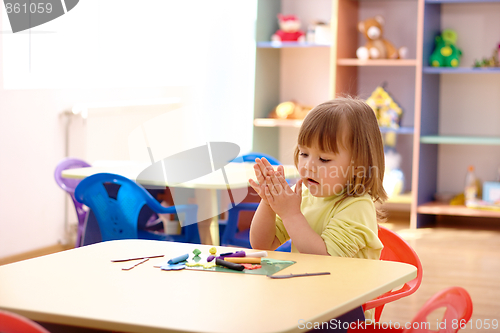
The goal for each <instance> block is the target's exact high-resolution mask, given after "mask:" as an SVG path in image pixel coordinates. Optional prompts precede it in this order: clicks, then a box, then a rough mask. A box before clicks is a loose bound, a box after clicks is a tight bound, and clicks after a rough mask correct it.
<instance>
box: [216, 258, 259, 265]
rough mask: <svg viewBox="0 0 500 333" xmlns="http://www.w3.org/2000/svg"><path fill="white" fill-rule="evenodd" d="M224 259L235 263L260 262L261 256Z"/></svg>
mask: <svg viewBox="0 0 500 333" xmlns="http://www.w3.org/2000/svg"><path fill="white" fill-rule="evenodd" d="M224 260H226V261H229V262H234V263H237V264H260V262H261V258H252V257H250V258H248V257H226V258H225V259H224Z"/></svg>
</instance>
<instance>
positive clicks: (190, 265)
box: [186, 262, 215, 268]
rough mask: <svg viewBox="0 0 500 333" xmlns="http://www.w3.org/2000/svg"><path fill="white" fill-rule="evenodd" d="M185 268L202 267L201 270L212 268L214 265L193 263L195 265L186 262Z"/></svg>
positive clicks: (211, 263)
mask: <svg viewBox="0 0 500 333" xmlns="http://www.w3.org/2000/svg"><path fill="white" fill-rule="evenodd" d="M186 266H188V267H203V268H212V267H214V266H215V263H213V262H206V263H201V262H200V263H198V262H195V263H192V262H188V263H186Z"/></svg>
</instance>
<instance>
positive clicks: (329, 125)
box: [294, 97, 387, 220]
mask: <svg viewBox="0 0 500 333" xmlns="http://www.w3.org/2000/svg"><path fill="white" fill-rule="evenodd" d="M298 145H300V146H306V147H312V146H316V147H318V148H319V149H320V150H322V151H325V152H332V153H334V154H338V153H339V145H341V147H342V148H344V149H346V150H348V151H350V153H351V159H352V161H351V163H352V166H351V167H349V170H348V174H347V175H348V176H347V181H348V184H347V189H346V191H345V192H344V194H343V198H342V199H341V200H340V201H339V203H340V202H341V201H342V200H344V199H345V198H347V197H348V196H361V195H364V194H365V193H368V194H369V195H370V196H371V198H372V200H373V201H374V202H380V203H382V202H384V201H385V200H386V199H387V194H386V192H385V190H384V187H383V185H382V183H383V180H384V171H385V159H384V145H383V142H382V134H381V133H380V129H379V126H378V122H377V118H376V117H375V113H374V112H373V109H372V108H371V107H370V106H369V105H368V104H366V103H365V102H364V101H363V100H361V99H358V98H354V97H339V98H336V99H333V100H331V101H328V102H325V103H322V104H320V105H318V106H316V107H315V108H314V109H312V110H311V111H309V113H308V114H307V116H306V118H305V119H304V122H303V123H302V126H301V127H300V131H299V137H298ZM298 160H299V149H298V146H297V147H296V148H295V155H294V161H295V165H296V166H297V165H298ZM377 218H378V219H379V220H383V219H384V214H383V213H382V212H381V211H379V210H377Z"/></svg>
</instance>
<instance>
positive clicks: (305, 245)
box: [264, 172, 328, 255]
mask: <svg viewBox="0 0 500 333" xmlns="http://www.w3.org/2000/svg"><path fill="white" fill-rule="evenodd" d="M266 183H267V186H266V188H265V189H264V192H265V195H266V198H267V202H268V203H269V206H270V208H271V209H272V210H274V211H275V212H276V214H278V215H279V216H280V217H281V220H282V221H283V225H284V226H285V229H286V231H287V232H288V235H289V236H290V238H291V239H292V242H293V245H294V246H295V248H297V250H298V251H299V252H300V253H308V254H322V255H328V252H327V250H326V245H325V242H324V241H323V238H321V236H320V235H318V234H317V233H316V232H314V230H313V229H312V228H311V226H310V225H309V223H307V220H306V218H305V217H304V215H303V214H302V212H301V210H300V203H301V201H302V181H301V180H299V181H298V182H297V184H296V185H295V191H293V190H292V189H291V188H290V186H289V185H288V184H287V182H286V180H285V178H284V177H282V176H281V174H279V173H276V172H271V173H270V176H268V177H267V179H266Z"/></svg>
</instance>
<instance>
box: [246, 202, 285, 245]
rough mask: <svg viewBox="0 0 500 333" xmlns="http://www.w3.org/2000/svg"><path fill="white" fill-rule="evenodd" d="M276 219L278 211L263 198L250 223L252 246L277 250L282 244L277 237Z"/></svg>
mask: <svg viewBox="0 0 500 333" xmlns="http://www.w3.org/2000/svg"><path fill="white" fill-rule="evenodd" d="M275 221H276V213H275V212H274V211H273V210H272V208H271V206H269V204H268V203H267V202H265V201H264V200H261V202H260V204H259V207H258V208H257V211H256V212H255V215H254V216H253V219H252V223H251V224H250V244H252V248H254V249H261V250H275V249H276V248H277V247H278V246H280V241H279V240H278V238H277V237H276V225H275Z"/></svg>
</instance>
